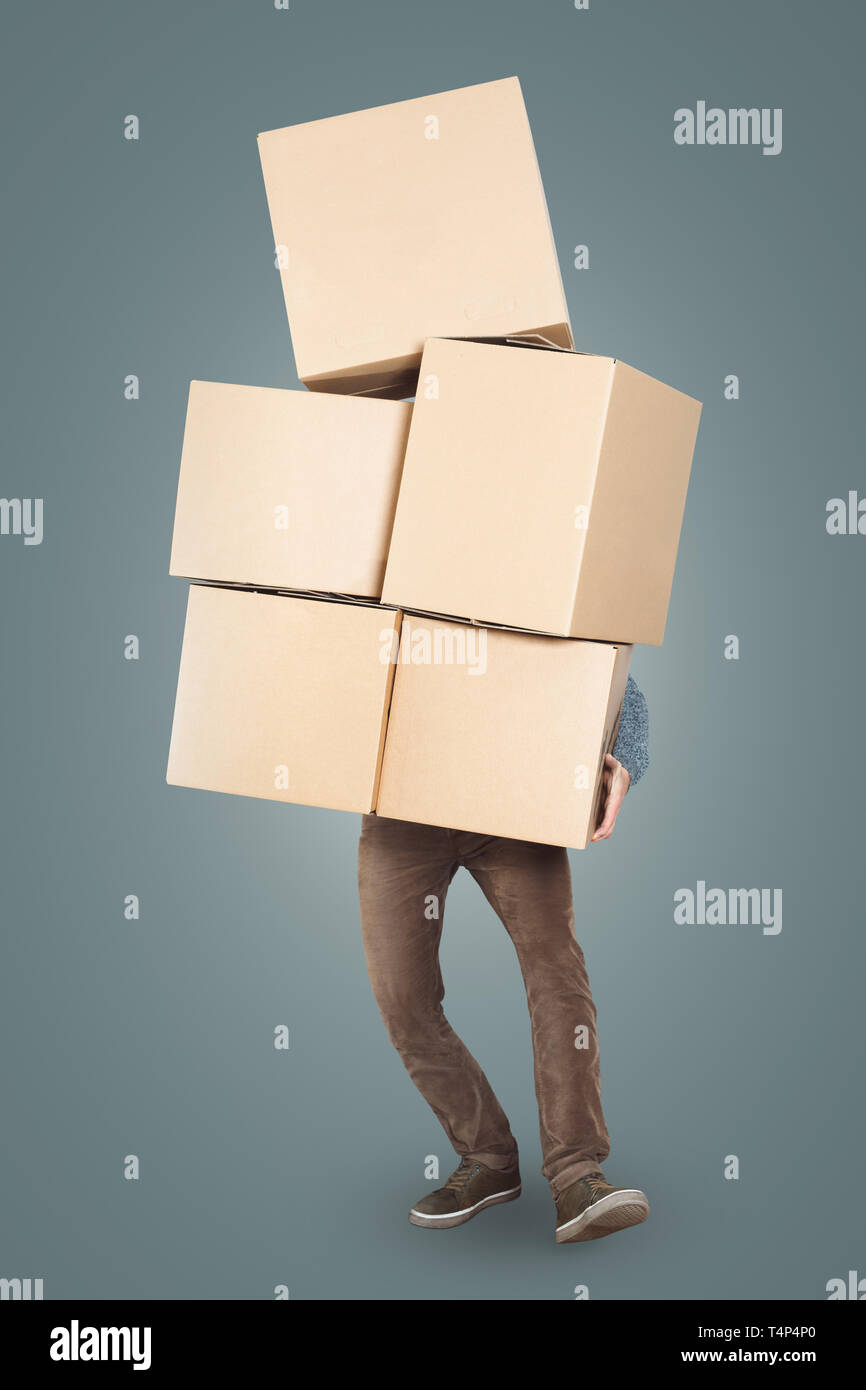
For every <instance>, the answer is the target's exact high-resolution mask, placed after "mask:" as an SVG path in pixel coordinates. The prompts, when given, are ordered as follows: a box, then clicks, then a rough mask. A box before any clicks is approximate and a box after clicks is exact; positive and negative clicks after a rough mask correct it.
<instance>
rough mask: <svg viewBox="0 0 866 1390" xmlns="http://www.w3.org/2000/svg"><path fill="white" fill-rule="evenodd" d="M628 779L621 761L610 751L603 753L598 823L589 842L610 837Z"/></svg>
mask: <svg viewBox="0 0 866 1390" xmlns="http://www.w3.org/2000/svg"><path fill="white" fill-rule="evenodd" d="M630 781H631V777H630V776H629V774H628V773H627V772H626V770H625V768H624V767H623V765H622V763H620V762H617V760H616V758H615V757H614V756H613V754H612V753H605V756H604V768H603V769H602V774H601V796H600V798H599V803H598V824H597V825H596V827H595V834H594V835H593V837H592V840H591V842H590V843H591V844H595V842H596V840H608V839H610V837H611V835H612V834H613V827H614V825H615V824H616V818H617V816H618V815H619V812H620V807H621V806H622V803H623V802H624V801H625V794H626V792H627V791H628V787H629V782H630Z"/></svg>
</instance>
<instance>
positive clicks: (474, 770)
mask: <svg viewBox="0 0 866 1390" xmlns="http://www.w3.org/2000/svg"><path fill="white" fill-rule="evenodd" d="M630 657H631V647H629V646H619V645H614V644H611V643H604V642H581V641H574V640H563V639H562V638H559V637H540V636H533V635H531V634H529V633H524V632H509V631H505V630H503V629H489V630H488V629H483V628H481V629H473V628H468V627H466V626H465V625H463V624H458V623H444V622H441V621H437V620H435V619H430V618H418V617H414V616H411V615H407V616H406V617H404V620H403V633H402V637H401V642H400V648H399V651H398V654H397V663H396V674H395V677H394V689H393V693H392V698H391V712H390V715H389V718H388V731H387V736H386V739H385V756H384V762H383V766H382V777H381V782H380V786H379V798H378V802H377V806H376V811H377V814H378V815H381V816H389V817H394V818H396V819H399V820H409V821H419V822H421V823H423V824H427V825H441V826H447V827H448V828H449V829H454V830H472V831H477V832H479V833H481V834H485V835H505V836H508V837H510V838H512V839H518V840H535V841H540V842H541V843H543V844H552V845H568V846H571V847H573V848H575V849H582V848H583V847H584V846H585V845H586V844H587V843H588V841H589V840H590V839H591V837H592V833H593V830H594V828H595V818H596V811H597V807H598V802H599V795H600V789H601V773H602V768H603V759H604V754H605V753H606V752H609V751H610V750H611V748H612V746H613V743H614V739H615V736H616V730H617V727H618V722H619V715H620V709H621V706H622V699H623V695H624V693H625V686H626V680H627V678H628V665H629V660H630Z"/></svg>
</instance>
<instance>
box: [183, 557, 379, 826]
mask: <svg viewBox="0 0 866 1390" xmlns="http://www.w3.org/2000/svg"><path fill="white" fill-rule="evenodd" d="M398 618H399V615H398V614H397V613H395V612H393V611H390V610H387V609H383V608H378V607H375V606H372V605H366V604H350V603H335V602H329V601H327V600H323V599H302V598H294V597H286V596H284V595H281V594H257V593H249V592H244V591H243V590H239V589H219V588H208V587H205V586H203V585H198V584H193V585H192V586H191V588H190V592H189V604H188V607H187V615H186V628H185V631H184V638H183V652H182V654H181V663H180V676H179V679H178V687H177V700H176V703H175V710H174V725H173V728H172V734H171V749H170V752H169V759H168V775H167V781H168V782H170V783H173V784H174V785H176V786H183V787H202V788H204V789H206V790H208V791H219V792H234V793H236V794H237V795H240V796H257V797H265V798H267V799H269V800H272V801H292V802H301V803H302V804H304V805H306V806H328V807H332V808H334V809H335V810H340V811H370V810H372V808H373V807H374V806H375V804H376V792H377V787H378V780H379V771H380V767H381V757H382V746H383V741H384V736H385V719H386V715H387V710H388V700H389V696H390V690H391V683H392V677H393V673H394V665H393V662H392V661H391V660H390V656H391V650H392V642H393V635H394V632H395V631H396V630H397V625H398Z"/></svg>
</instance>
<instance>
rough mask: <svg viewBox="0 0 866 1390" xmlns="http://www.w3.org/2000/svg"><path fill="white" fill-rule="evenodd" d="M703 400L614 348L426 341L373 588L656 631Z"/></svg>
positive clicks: (569, 621) (511, 613)
mask: <svg viewBox="0 0 866 1390" xmlns="http://www.w3.org/2000/svg"><path fill="white" fill-rule="evenodd" d="M700 411H701V406H700V403H699V402H698V401H695V400H692V398H691V397H690V396H686V395H683V394H682V392H680V391H675V390H673V388H671V387H670V386H665V385H663V384H662V383H661V382H659V381H655V380H653V378H652V377H649V376H645V375H644V374H643V373H642V372H639V371H635V369H634V368H633V367H629V366H626V364H625V363H624V362H619V361H617V360H616V359H614V358H611V357H595V356H590V355H587V354H583V353H576V352H564V351H555V350H549V349H544V348H539V347H532V348H530V347H526V346H516V345H508V344H491V343H477V342H458V341H454V340H447V339H431V340H430V341H429V342H428V343H427V344H426V346H425V349H424V356H423V360H422V364H421V378H420V382H419V389H418V396H417V399H416V401H415V406H414V409H413V413H412V423H411V426H410V430H409V442H408V444H407V447H406V457H405V461H404V464H403V475H402V479H401V483H400V495H399V499H398V502H397V513H396V517H395V520H394V529H393V532H392V536H391V546H390V550H389V554H388V565H387V569H386V571H385V582H384V585H383V588H382V597H383V600H384V601H385V602H387V603H393V604H400V605H401V606H402V607H405V608H415V609H422V610H426V611H428V612H432V613H443V614H448V615H450V616H452V617H455V618H461V619H466V620H469V621H477V622H480V623H485V622H486V623H502V624H507V625H509V626H512V627H516V628H525V629H529V630H532V631H539V632H549V633H554V634H559V635H562V636H574V637H586V638H595V639H601V640H605V641H607V640H611V641H617V642H628V643H635V642H646V643H649V644H651V645H658V644H659V643H661V641H662V638H663V636H664V629H665V621H666V617H667V609H668V601H669V598H670V591H671V583H672V579H673V573H674V564H675V560H676V553H677V546H678V543H679V535H680V527H681V523H682V516H683V509H684V506H685V498H686V491H687V488H688V481H689V473H690V469H691V461H692V453H693V450H694V444H695V437H696V435H697V429H698V420H699V417H700Z"/></svg>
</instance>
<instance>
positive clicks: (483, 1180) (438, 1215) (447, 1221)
mask: <svg viewBox="0 0 866 1390" xmlns="http://www.w3.org/2000/svg"><path fill="white" fill-rule="evenodd" d="M519 1196H520V1170H519V1168H512V1169H510V1170H509V1171H508V1172H505V1173H503V1172H497V1170H496V1169H495V1168H488V1167H487V1166H486V1164H484V1163H479V1162H478V1161H477V1160H473V1159H470V1158H462V1159H461V1160H460V1166H459V1168H455V1170H454V1172H453V1173H452V1174H451V1177H450V1178H449V1179H448V1181H447V1182H446V1183H445V1185H444V1187H437V1189H436V1191H435V1192H430V1193H429V1194H428V1195H427V1196H426V1197H422V1198H421V1200H420V1202H416V1203H415V1205H414V1207H413V1208H412V1210H411V1211H410V1212H409V1220H410V1221H411V1222H412V1225H413V1226H427V1227H429V1228H430V1229H432V1230H445V1229H447V1228H448V1227H450V1226H462V1225H463V1222H464V1221H471V1220H472V1218H473V1216H477V1215H478V1213H479V1212H480V1211H483V1210H484V1208H485V1207H492V1206H495V1205H496V1203H497V1202H513V1201H514V1199H515V1197H519Z"/></svg>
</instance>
